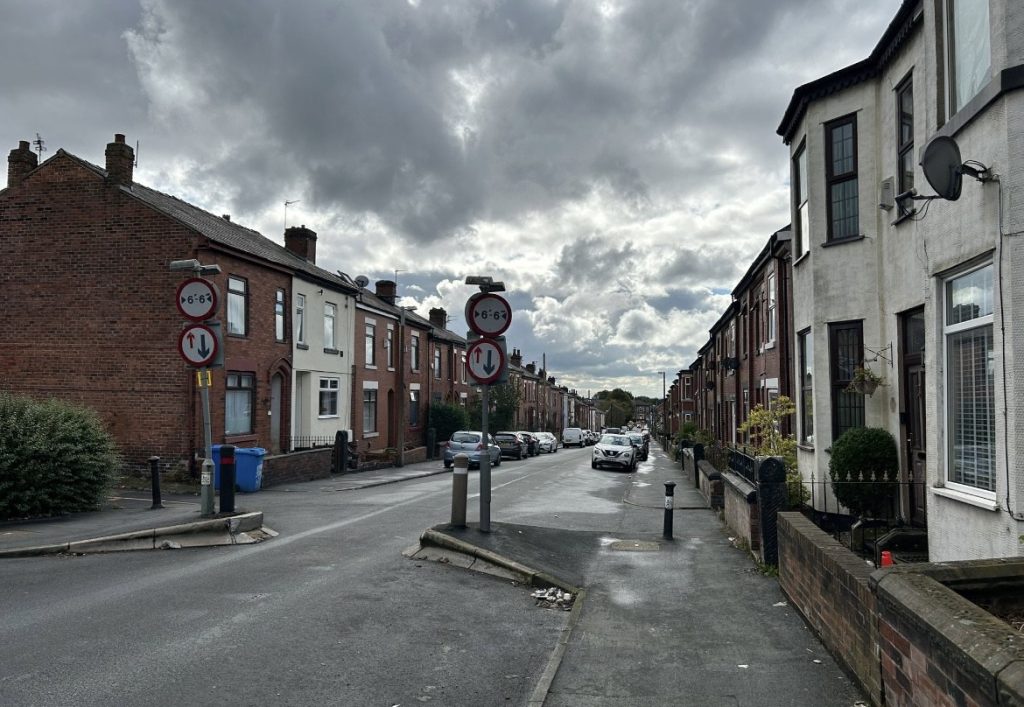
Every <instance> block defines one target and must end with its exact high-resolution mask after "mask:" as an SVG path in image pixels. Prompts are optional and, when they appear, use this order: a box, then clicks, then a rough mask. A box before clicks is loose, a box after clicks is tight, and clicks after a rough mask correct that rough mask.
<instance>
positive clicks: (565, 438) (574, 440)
mask: <svg viewBox="0 0 1024 707" xmlns="http://www.w3.org/2000/svg"><path fill="white" fill-rule="evenodd" d="M584 444H586V442H584V441H583V430H581V429H580V428H579V427H566V428H565V429H564V430H562V446H563V447H568V446H570V445H572V446H574V447H582V446H583V445H584Z"/></svg>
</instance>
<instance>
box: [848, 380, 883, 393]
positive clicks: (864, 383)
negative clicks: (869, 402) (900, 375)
mask: <svg viewBox="0 0 1024 707" xmlns="http://www.w3.org/2000/svg"><path fill="white" fill-rule="evenodd" d="M850 385H852V386H853V389H854V390H856V391H857V392H858V393H860V394H861V395H867V396H869V397H870V396H871V395H873V394H874V392H875V391H876V390H877V389H878V381H875V380H860V381H854V382H853V383H851V384H850Z"/></svg>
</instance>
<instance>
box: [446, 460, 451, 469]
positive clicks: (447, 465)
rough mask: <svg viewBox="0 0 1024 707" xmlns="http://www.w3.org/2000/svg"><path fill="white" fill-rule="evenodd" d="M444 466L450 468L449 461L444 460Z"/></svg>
mask: <svg viewBox="0 0 1024 707" xmlns="http://www.w3.org/2000/svg"><path fill="white" fill-rule="evenodd" d="M444 468H445V469H451V468H452V463H451V462H450V461H445V463H444Z"/></svg>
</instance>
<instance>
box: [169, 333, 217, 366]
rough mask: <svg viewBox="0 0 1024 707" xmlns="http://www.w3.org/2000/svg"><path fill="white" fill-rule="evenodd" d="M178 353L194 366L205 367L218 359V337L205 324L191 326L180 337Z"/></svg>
mask: <svg viewBox="0 0 1024 707" xmlns="http://www.w3.org/2000/svg"><path fill="white" fill-rule="evenodd" d="M178 353H180V354H181V357H182V358H183V359H185V360H186V361H187V362H188V363H190V364H191V365H193V366H205V365H207V364H209V363H211V362H212V361H213V359H215V358H217V335H216V334H215V333H214V332H213V329H211V328H210V327H208V326H206V325H205V324H189V325H188V326H187V327H185V328H184V329H182V330H181V334H180V335H179V336H178Z"/></svg>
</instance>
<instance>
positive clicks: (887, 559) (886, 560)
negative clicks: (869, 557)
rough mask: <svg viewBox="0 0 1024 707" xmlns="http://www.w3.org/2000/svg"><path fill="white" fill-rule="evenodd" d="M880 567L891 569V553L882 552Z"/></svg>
mask: <svg viewBox="0 0 1024 707" xmlns="http://www.w3.org/2000/svg"><path fill="white" fill-rule="evenodd" d="M882 567H892V553H891V552H889V551H888V550H882Z"/></svg>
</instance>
